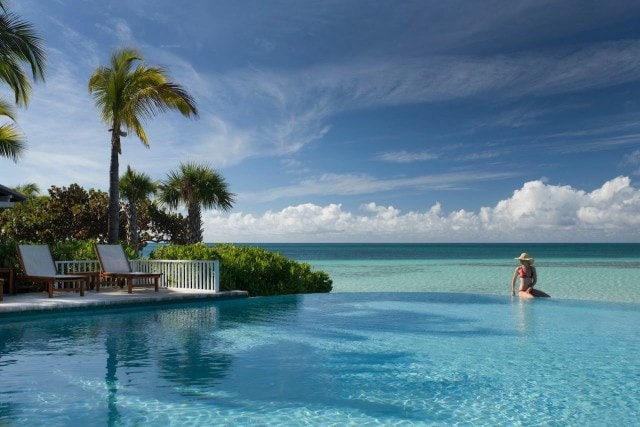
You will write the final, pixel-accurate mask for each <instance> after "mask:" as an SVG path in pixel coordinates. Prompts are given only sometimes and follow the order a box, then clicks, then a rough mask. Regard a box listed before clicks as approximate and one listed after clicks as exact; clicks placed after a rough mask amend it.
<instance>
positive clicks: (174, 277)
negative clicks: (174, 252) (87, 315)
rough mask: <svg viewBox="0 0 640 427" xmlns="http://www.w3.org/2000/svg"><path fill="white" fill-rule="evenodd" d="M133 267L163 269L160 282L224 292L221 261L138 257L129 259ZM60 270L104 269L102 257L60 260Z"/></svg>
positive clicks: (91, 270) (166, 286) (64, 272)
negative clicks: (96, 258)
mask: <svg viewBox="0 0 640 427" xmlns="http://www.w3.org/2000/svg"><path fill="white" fill-rule="evenodd" d="M129 262H130V264H131V268H132V269H133V271H144V272H148V273H162V278H161V281H160V286H162V287H165V288H178V289H198V290H203V291H205V290H206V291H214V292H220V262H219V261H217V260H216V261H181V260H180V261H174V260H147V259H135V260H131V261H129ZM56 267H57V269H58V273H59V274H71V273H84V272H96V271H100V264H99V263H98V261H90V260H87V261H56Z"/></svg>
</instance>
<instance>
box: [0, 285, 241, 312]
mask: <svg viewBox="0 0 640 427" xmlns="http://www.w3.org/2000/svg"><path fill="white" fill-rule="evenodd" d="M247 296H248V294H247V292H246V291H230V292H213V291H203V290H193V289H173V288H160V290H159V291H158V292H154V290H153V289H152V288H134V290H133V293H131V294H129V293H127V290H126V289H124V290H123V289H120V288H118V287H112V288H102V289H100V292H94V291H86V292H85V294H84V296H83V297H81V296H80V295H79V294H77V293H74V292H55V293H54V296H53V298H49V297H48V295H47V293H46V292H31V293H23V294H16V295H7V294H6V293H5V295H4V301H0V315H5V314H11V313H14V314H18V313H20V314H27V313H32V312H46V311H58V310H69V309H94V308H112V307H118V306H129V305H135V304H137V305H147V304H149V305H150V304H158V303H172V302H187V301H204V300H212V301H215V300H220V299H229V298H247Z"/></svg>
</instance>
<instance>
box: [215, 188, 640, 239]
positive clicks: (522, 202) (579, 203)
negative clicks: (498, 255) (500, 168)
mask: <svg viewBox="0 0 640 427" xmlns="http://www.w3.org/2000/svg"><path fill="white" fill-rule="evenodd" d="M204 220H205V228H206V230H205V239H206V240H207V241H212V242H214V241H215V242H220V241H225V242H594V241H596V242H609V241H611V242H614V241H615V242H638V241H640V227H639V226H640V190H639V189H637V188H635V187H633V186H632V185H631V180H630V179H629V178H628V177H624V176H620V177H617V178H614V179H612V180H610V181H607V182H605V183H604V184H603V185H602V186H601V187H600V188H597V189H595V190H593V191H591V192H587V191H584V190H580V189H576V188H573V187H570V186H563V185H552V184H547V183H545V182H543V181H540V180H536V181H531V182H527V183H525V184H524V185H523V186H522V188H520V189H517V190H515V191H514V192H513V195H512V196H511V197H510V198H508V199H506V200H501V201H499V202H498V203H497V204H496V205H495V206H493V207H483V208H481V209H480V210H479V211H478V212H473V211H466V210H464V209H463V210H458V211H452V212H448V213H447V212H445V211H444V210H443V208H442V206H441V204H440V203H436V204H434V205H433V206H432V207H431V208H430V209H428V210H426V211H423V212H414V211H411V212H406V213H403V212H402V211H401V210H400V209H397V208H395V207H393V206H381V205H378V204H376V203H374V202H370V203H367V204H364V205H362V206H361V207H360V209H359V210H358V211H357V212H349V211H346V210H345V209H344V208H343V206H342V205H341V204H338V203H332V204H329V205H327V206H318V205H315V204H311V203H307V204H301V205H298V206H290V207H287V208H285V209H283V210H281V211H268V212H266V213H264V214H263V215H261V216H255V215H252V214H245V213H232V214H227V215H225V214H222V213H220V212H209V213H207V214H206V215H205V218H204Z"/></svg>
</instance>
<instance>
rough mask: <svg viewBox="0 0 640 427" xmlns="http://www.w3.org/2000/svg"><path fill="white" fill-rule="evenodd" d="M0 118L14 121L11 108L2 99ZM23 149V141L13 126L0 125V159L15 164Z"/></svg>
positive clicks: (0, 101)
mask: <svg viewBox="0 0 640 427" xmlns="http://www.w3.org/2000/svg"><path fill="white" fill-rule="evenodd" d="M0 116H4V117H8V118H9V119H11V120H15V118H14V115H13V108H12V106H11V105H10V104H8V103H7V102H5V101H3V100H2V99H0ZM25 147H26V145H25V142H24V139H23V138H22V135H20V132H18V129H17V128H16V127H15V125H13V124H3V125H0V157H6V158H8V159H11V160H13V161H14V162H16V161H18V158H20V155H21V154H22V153H23V152H24V150H25Z"/></svg>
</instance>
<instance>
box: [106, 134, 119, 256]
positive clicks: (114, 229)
mask: <svg viewBox="0 0 640 427" xmlns="http://www.w3.org/2000/svg"><path fill="white" fill-rule="evenodd" d="M111 135H112V136H111V166H110V168H109V236H108V238H109V243H111V244H114V243H118V240H120V236H119V234H120V191H119V190H120V189H119V180H120V177H119V175H118V174H119V169H120V165H119V163H118V156H119V155H120V153H119V151H120V136H119V135H118V131H117V130H115V129H114V130H113V131H112V134H111Z"/></svg>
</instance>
